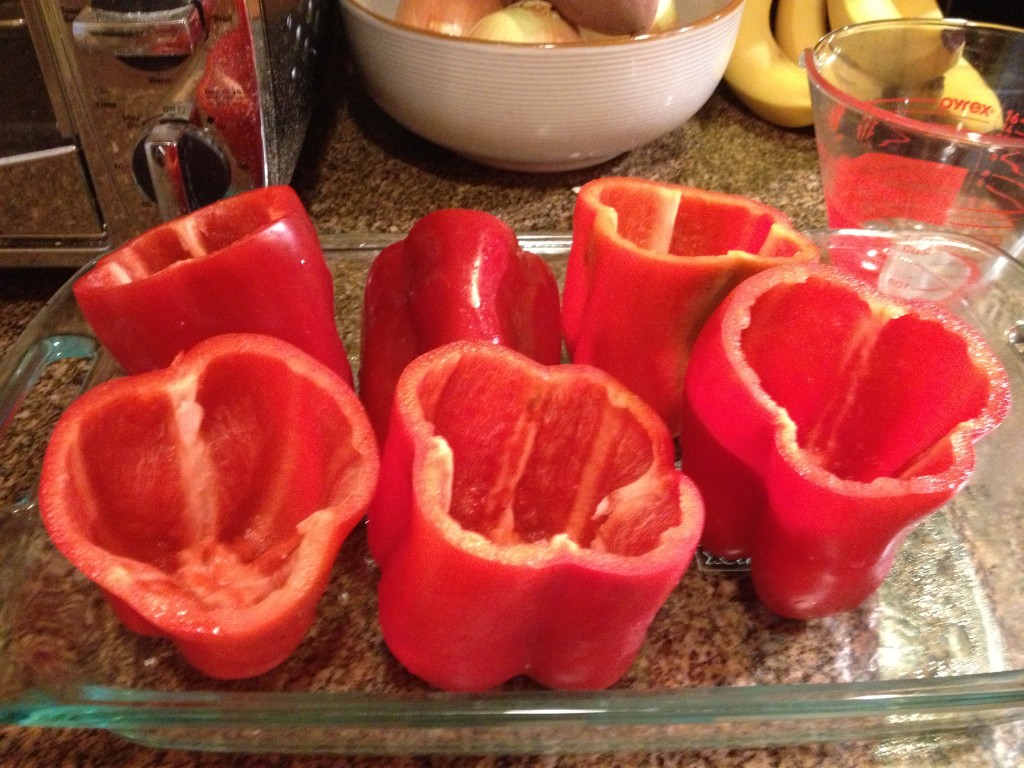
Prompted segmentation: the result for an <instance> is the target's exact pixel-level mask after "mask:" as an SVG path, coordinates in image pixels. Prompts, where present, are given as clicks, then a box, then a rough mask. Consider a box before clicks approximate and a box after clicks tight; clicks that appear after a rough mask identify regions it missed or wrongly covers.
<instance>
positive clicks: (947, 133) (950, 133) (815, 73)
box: [801, 18, 1024, 150]
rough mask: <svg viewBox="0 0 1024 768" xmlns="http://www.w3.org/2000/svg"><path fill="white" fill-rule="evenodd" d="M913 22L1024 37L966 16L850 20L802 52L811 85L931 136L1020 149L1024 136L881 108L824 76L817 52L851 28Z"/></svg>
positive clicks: (877, 116)
mask: <svg viewBox="0 0 1024 768" xmlns="http://www.w3.org/2000/svg"><path fill="white" fill-rule="evenodd" d="M914 26H929V27H938V28H942V29H968V28H974V29H981V30H985V31H993V32H1010V33H1014V34H1016V35H1019V36H1021V37H1022V38H1024V30H1021V29H1018V28H1016V27H1010V26H1007V25H1005V24H990V23H987V22H977V21H969V20H967V19H954V18H943V19H931V18H920V19H912V18H900V19H877V20H873V21H863V22H860V23H857V24H848V25H847V26H845V27H839V28H837V29H833V30H831V31H830V32H828V34H826V35H825V36H824V37H822V38H821V39H820V40H819V41H818V42H817V44H815V46H814V47H813V48H811V49H810V50H809V51H808V53H807V55H804V56H802V57H801V58H802V63H803V66H804V68H805V69H806V70H807V77H808V79H809V81H810V84H811V85H812V87H815V88H818V89H820V90H821V91H823V92H824V93H826V94H828V95H829V96H830V97H831V98H832V99H833V100H834V101H835V102H836V103H837V104H843V105H845V106H846V107H848V108H850V109H855V110H857V111H858V112H860V113H862V114H864V115H868V116H869V117H872V118H874V119H876V120H878V121H879V122H881V123H889V124H892V125H897V126H899V127H901V128H904V129H905V130H910V131H914V132H916V133H919V134H923V135H925V136H931V137H935V138H942V139H949V140H955V141H957V142H962V143H969V144H975V145H980V146H992V147H1009V148H1013V149H1017V150H1024V138H1021V137H1018V136H1013V135H1006V134H1004V133H980V132H978V131H968V130H964V129H960V128H957V127H955V126H951V125H942V124H939V123H927V122H925V121H923V120H917V119H915V118H913V117H908V116H906V115H900V114H896V113H895V112H890V111H888V110H886V109H882V108H881V107H879V106H876V104H875V103H874V102H871V101H865V100H864V99H859V98H857V97H856V96H853V95H851V94H849V93H847V92H845V91H843V90H842V89H841V88H838V87H837V86H835V85H833V84H832V83H831V82H829V81H828V80H827V79H825V76H824V75H823V74H822V73H821V70H820V69H819V68H818V64H817V61H818V56H819V54H821V53H823V52H824V51H826V50H827V49H828V47H829V45H830V44H831V42H832V41H833V40H834V39H835V38H836V37H841V36H843V35H845V34H848V33H849V32H850V31H851V30H853V31H859V30H861V29H866V28H870V27H879V28H881V27H914Z"/></svg>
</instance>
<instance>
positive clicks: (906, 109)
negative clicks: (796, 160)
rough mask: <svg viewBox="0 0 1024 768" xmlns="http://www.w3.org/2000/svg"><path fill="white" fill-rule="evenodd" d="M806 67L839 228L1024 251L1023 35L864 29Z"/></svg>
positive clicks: (825, 44) (892, 24)
mask: <svg viewBox="0 0 1024 768" xmlns="http://www.w3.org/2000/svg"><path fill="white" fill-rule="evenodd" d="M805 64H806V67H807V73H808V77H809V80H810V86H811V99H812V103H813V108H814V129H815V136H816V138H817V145H818V155H819V158H820V162H821V173H822V184H823V187H824V191H825V202H826V205H827V208H828V218H829V225H830V226H832V227H878V226H881V227H888V228H891V227H906V226H908V225H924V226H927V227H930V228H943V229H950V230H954V231H956V232H958V233H962V234H968V235H971V236H973V237H975V238H978V239H980V240H983V241H985V242H987V243H989V244H992V245H996V246H998V247H1000V248H1002V249H1003V250H1005V251H1007V252H1008V253H1010V254H1011V255H1014V256H1022V255H1024V30H1018V29H1012V28H1010V27H1001V26H996V25H986V24H976V23H972V22H966V21H959V20H928V19H916V20H914V19H901V20H893V21H877V22H868V23H864V24H855V25H852V26H848V27H843V28H841V29H837V30H835V31H833V32H831V33H829V34H828V35H826V36H825V37H823V38H822V39H821V41H820V42H819V43H818V44H817V46H815V48H814V49H813V51H809V52H808V53H807V55H806V56H805Z"/></svg>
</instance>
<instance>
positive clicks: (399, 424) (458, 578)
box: [367, 342, 703, 690]
mask: <svg viewBox="0 0 1024 768" xmlns="http://www.w3.org/2000/svg"><path fill="white" fill-rule="evenodd" d="M674 456H675V452H674V447H673V444H672V440H671V438H670V436H669V434H668V431H667V430H666V429H665V426H664V424H663V423H662V422H661V420H660V419H659V418H658V417H657V415H656V414H655V413H654V412H653V411H652V410H651V409H650V408H649V407H648V406H647V405H646V404H645V403H644V402H643V401H642V400H640V399H639V398H638V397H636V396H635V395H634V394H633V393H631V392H629V391H628V390H627V389H625V387H623V386H622V385H620V384H619V383H618V382H617V381H615V380H614V379H613V378H612V377H611V376H608V375H607V374H605V373H604V372H603V371H600V370H598V369H596V368H592V367H590V366H577V365H557V366H543V365H540V364H538V363H536V362H534V361H532V360H530V359H528V358H526V357H524V356H523V355H521V354H519V353H517V352H515V351H513V350H511V349H508V348H507V347H503V346H497V345H491V344H487V343H484V342H456V343H453V344H449V345H446V346H443V347H441V348H438V349H435V350H433V351H431V352H428V353H426V354H424V355H423V356H421V357H419V358H417V359H416V360H415V361H413V362H412V363H410V364H409V366H408V367H407V368H406V370H405V372H404V373H403V374H402V377H401V379H400V380H399V383H398V389H397V391H396V394H395V402H394V411H393V416H392V420H391V425H390V428H389V431H388V438H387V442H386V444H385V448H384V452H383V456H382V462H381V478H380V483H379V485H378V492H377V494H376V496H375V497H374V500H373V503H372V504H371V507H370V510H369V512H368V513H367V521H368V522H367V526H368V529H367V530H368V536H369V542H370V548H371V552H372V553H373V555H374V557H375V559H376V560H377V563H378V564H379V566H380V569H381V579H380V582H379V585H378V605H379V612H380V624H381V629H382V631H383V635H384V640H385V642H386V643H387V645H388V647H389V648H390V649H391V651H392V652H393V653H394V655H395V656H396V657H397V658H398V660H399V661H400V662H401V663H402V664H403V665H405V666H406V668H407V669H409V670H410V671H411V672H412V673H413V674H415V675H417V676H419V677H420V678H422V679H423V680H426V681H427V682H429V683H431V684H432V685H434V686H436V687H439V688H442V689H447V690H485V689H489V688H491V687H493V686H496V685H499V684H500V683H502V682H504V681H506V680H508V679H510V678H512V677H514V676H516V675H520V674H525V675H528V676H530V677H531V678H533V679H534V680H536V681H538V682H539V683H541V684H542V685H545V686H548V687H552V688H566V689H591V688H595V689H596V688H603V687H606V686H608V685H611V684H612V683H614V682H615V681H616V680H618V679H619V678H620V677H621V676H622V675H623V674H624V673H625V671H626V670H627V669H628V668H629V666H630V664H631V663H632V661H633V658H634V657H635V654H636V653H637V651H638V650H639V648H640V646H641V645H642V643H643V640H644V636H645V634H646V631H647V627H648V626H649V624H650V622H651V620H652V619H653V617H654V615H655V613H656V612H657V611H658V609H659V607H660V606H661V605H662V603H663V602H664V601H665V599H666V598H667V597H668V595H669V593H670V592H671V591H672V589H673V588H674V586H675V585H676V583H677V582H678V580H679V579H680V577H681V576H682V574H683V572H684V571H685V570H686V568H687V566H688V564H689V563H690V561H691V560H692V559H693V554H694V550H695V547H696V543H697V538H698V537H699V535H700V530H701V524H702V518H703V508H702V505H701V501H700V496H699V494H698V493H697V492H696V490H695V488H694V487H693V484H692V483H691V482H690V481H689V479H688V478H687V477H686V476H685V475H683V474H681V473H680V472H679V471H678V470H677V469H676V468H675V465H674Z"/></svg>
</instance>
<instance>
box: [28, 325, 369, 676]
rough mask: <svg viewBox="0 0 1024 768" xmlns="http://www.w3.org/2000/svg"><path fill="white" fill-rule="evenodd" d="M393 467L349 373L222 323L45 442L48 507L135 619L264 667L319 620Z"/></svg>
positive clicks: (136, 626) (72, 554) (212, 659)
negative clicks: (379, 483) (384, 463)
mask: <svg viewBox="0 0 1024 768" xmlns="http://www.w3.org/2000/svg"><path fill="white" fill-rule="evenodd" d="M378 469H379V459H378V454H377V445H376V441H375V440H374V437H373V432H372V430H371V428H370V424H369V421H368V420H367V419H366V416H365V414H364V413H363V409H362V406H361V405H360V403H359V400H358V398H357V397H356V394H355V392H354V391H353V390H352V388H351V387H350V386H349V385H348V384H347V383H346V382H345V381H344V380H342V379H341V378H340V377H339V376H337V374H335V373H334V372H333V371H331V370H330V369H328V368H327V367H325V366H324V365H322V364H321V363H319V362H317V361H316V360H314V359H313V358H312V357H310V356H309V355H306V354H305V353H303V352H302V351H301V350H299V349H297V348H296V347H294V346H292V345H290V344H287V343H286V342H283V341H280V340H278V339H275V338H272V337H269V336H261V335H255V334H224V335H220V336H216V337H213V338H211V339H208V340H206V341H203V342H200V343H199V344H198V345H196V346H195V347H193V348H192V349H191V350H190V351H189V352H186V353H184V354H183V355H182V356H181V357H179V358H178V359H177V360H176V361H175V362H174V363H173V364H172V365H171V367H169V368H166V369H162V370H159V371H152V372H149V373H143V374H138V375H135V376H125V377H121V378H116V379H113V380H111V381H108V382H106V383H104V384H101V385H100V386H98V387H96V388H94V389H92V390H89V391H88V392H86V393H85V394H84V395H82V396H81V397H80V398H78V399H77V400H76V401H75V402H74V403H73V404H72V405H71V406H70V407H69V408H68V410H67V411H65V413H64V414H63V416H62V417H61V418H60V419H59V421H58V422H57V425H56V428H55V429H54V431H53V435H52V437H51V439H50V442H49V445H48V447H47V451H46V456H45V458H44V461H43V470H42V475H41V479H40V484H39V509H40V512H41V515H42V520H43V523H44V524H45V526H46V529H47V531H48V533H49V534H50V537H51V539H52V540H53V543H54V545H55V546H56V547H57V548H58V549H59V550H60V551H61V552H63V553H64V555H65V556H66V557H67V558H68V560H69V561H70V562H71V563H72V564H73V565H75V566H76V567H77V568H78V569H79V570H80V571H81V572H82V573H83V574H84V575H85V576H86V577H88V578H89V579H91V580H92V581H94V582H95V583H96V584H97V585H98V586H99V587H100V588H101V589H102V590H103V592H104V594H105V595H106V597H107V598H108V600H109V602H110V604H111V606H112V607H113V609H114V610H115V612H116V613H117V615H118V617H119V618H120V619H121V621H122V622H124V624H125V625H126V626H127V627H128V628H130V629H132V630H134V631H136V632H139V633H142V634H145V635H155V636H161V637H167V638H170V639H171V640H172V641H173V642H174V643H175V644H176V645H177V646H178V648H179V650H180V651H181V653H182V654H183V655H184V657H185V658H186V659H187V660H188V661H189V662H190V663H191V664H192V665H193V666H195V667H196V668H197V669H199V670H200V671H202V672H204V673H206V674H207V675H210V676H213V677H217V678H240V677H249V676H252V675H257V674H260V673H262V672H264V671H266V670H268V669H270V668H271V667H274V666H276V665H277V664H279V663H280V662H282V661H283V660H284V659H285V658H286V657H287V656H288V655H289V654H290V653H291V652H292V651H293V650H294V649H295V647H296V646H297V645H298V644H299V642H300V641H301V640H302V637H303V636H304V635H305V634H306V632H307V630H308V629H309V627H310V625H311V624H312V623H313V618H314V613H315V610H316V605H317V602H318V600H319V598H320V596H321V594H322V593H323V591H324V588H325V587H326V585H327V581H328V577H329V575H330V572H331V568H332V566H333V564H334V560H335V557H336V555H337V553H338V550H339V548H340V547H341V544H342V542H343V541H344V539H345V537H346V536H347V535H348V533H349V532H350V531H351V530H352V529H353V528H354V527H355V525H356V524H357V523H358V522H359V521H360V520H361V519H362V516H363V513H364V511H365V509H366V507H367V505H368V503H369V501H370V497H371V496H372V494H373V490H374V487H375V484H376V480H377V472H378Z"/></svg>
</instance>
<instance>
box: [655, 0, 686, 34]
mask: <svg viewBox="0 0 1024 768" xmlns="http://www.w3.org/2000/svg"><path fill="white" fill-rule="evenodd" d="M678 26H679V17H678V16H676V4H675V2H673V0H659V2H658V12H657V14H655V17H654V23H653V24H652V25H651V32H667V31H668V30H670V29H675V28H676V27H678Z"/></svg>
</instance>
